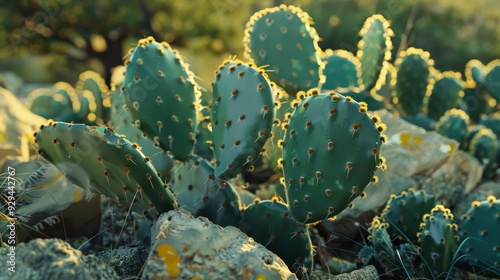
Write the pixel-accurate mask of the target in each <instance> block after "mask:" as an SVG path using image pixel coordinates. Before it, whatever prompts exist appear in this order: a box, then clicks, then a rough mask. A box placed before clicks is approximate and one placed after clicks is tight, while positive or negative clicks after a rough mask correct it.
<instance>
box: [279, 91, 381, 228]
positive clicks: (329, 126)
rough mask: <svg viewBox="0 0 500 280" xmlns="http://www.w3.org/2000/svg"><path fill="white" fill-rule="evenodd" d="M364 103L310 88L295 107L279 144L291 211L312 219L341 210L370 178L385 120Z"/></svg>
mask: <svg viewBox="0 0 500 280" xmlns="http://www.w3.org/2000/svg"><path fill="white" fill-rule="evenodd" d="M367 111H368V108H367V107H366V104H364V103H358V102H356V101H355V100H353V99H352V98H351V97H344V96H343V95H340V94H336V93H333V92H331V93H330V94H328V93H321V94H318V92H317V91H315V90H311V91H309V96H308V97H306V98H304V99H302V100H301V101H300V102H298V104H297V105H296V107H295V110H294V112H293V114H292V116H291V118H290V120H289V123H288V127H287V132H286V135H285V139H284V147H283V160H284V161H283V166H284V168H283V170H284V176H285V184H286V187H287V201H288V203H289V205H290V210H291V214H292V216H293V217H294V218H295V219H296V220H297V221H300V222H302V223H314V222H317V221H320V220H323V219H327V218H330V217H333V216H335V215H337V214H338V213H340V212H341V211H343V210H344V209H345V208H346V207H348V206H352V205H350V203H351V202H352V201H353V200H354V199H355V198H357V197H358V196H364V192H363V190H364V189H365V188H366V186H367V185H368V184H369V183H370V182H371V181H372V180H374V172H375V171H376V169H377V167H381V168H385V162H384V161H385V159H384V158H383V157H381V144H382V141H383V139H384V138H383V137H382V134H381V133H382V132H383V131H384V129H385V125H384V124H381V123H380V119H379V118H378V117H375V116H373V117H372V116H370V115H369V114H368V113H367Z"/></svg>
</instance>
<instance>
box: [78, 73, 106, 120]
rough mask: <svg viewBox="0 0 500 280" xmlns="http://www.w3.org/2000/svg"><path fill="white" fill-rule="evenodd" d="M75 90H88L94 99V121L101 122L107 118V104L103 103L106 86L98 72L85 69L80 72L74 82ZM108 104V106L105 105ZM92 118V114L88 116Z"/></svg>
mask: <svg viewBox="0 0 500 280" xmlns="http://www.w3.org/2000/svg"><path fill="white" fill-rule="evenodd" d="M76 91H77V92H83V91H90V92H91V93H92V95H93V96H94V100H95V105H96V107H95V122H96V123H98V124H102V123H103V121H104V120H105V119H107V118H108V114H109V112H108V111H109V104H105V102H104V100H105V99H106V98H107V96H106V94H107V93H108V86H107V85H106V82H105V81H104V79H103V78H102V77H101V75H99V73H97V72H94V71H85V72H82V73H81V74H80V76H79V77H78V81H77V82H76ZM105 105H108V106H105ZM90 119H94V116H90Z"/></svg>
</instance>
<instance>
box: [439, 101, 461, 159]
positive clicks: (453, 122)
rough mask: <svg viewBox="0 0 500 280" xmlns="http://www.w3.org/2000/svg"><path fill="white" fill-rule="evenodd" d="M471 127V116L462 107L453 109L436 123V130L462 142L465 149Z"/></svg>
mask: <svg viewBox="0 0 500 280" xmlns="http://www.w3.org/2000/svg"><path fill="white" fill-rule="evenodd" d="M468 127H469V116H468V115H467V113H465V112H464V111H462V110H460V109H451V110H450V111H447V112H446V113H445V114H444V116H442V117H441V118H440V119H439V122H437V123H436V132H437V133H439V134H441V135H443V136H445V137H447V138H450V139H453V140H456V141H457V142H458V143H459V144H460V148H461V149H465V145H466V142H467V134H468V133H469V132H468Z"/></svg>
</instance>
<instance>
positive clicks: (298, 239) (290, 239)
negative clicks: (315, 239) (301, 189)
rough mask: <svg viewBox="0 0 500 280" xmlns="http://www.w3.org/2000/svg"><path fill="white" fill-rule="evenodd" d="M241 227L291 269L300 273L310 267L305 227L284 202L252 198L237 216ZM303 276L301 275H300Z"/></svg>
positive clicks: (308, 239)
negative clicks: (251, 202)
mask: <svg viewBox="0 0 500 280" xmlns="http://www.w3.org/2000/svg"><path fill="white" fill-rule="evenodd" d="M240 229H241V231H243V232H244V233H246V234H247V235H248V236H250V237H252V238H253V239H255V241H257V242H259V243H261V244H262V245H264V246H266V248H267V249H269V250H271V251H272V252H274V253H275V254H276V255H278V256H279V257H280V258H281V259H282V260H283V261H284V262H285V263H286V264H287V265H288V267H289V268H290V270H291V271H293V272H296V273H299V274H300V275H302V273H301V272H302V271H303V270H302V269H301V267H303V266H305V268H307V272H308V273H310V272H311V271H312V268H313V250H312V243H311V238H310V236H309V232H308V229H307V227H305V226H304V225H302V224H300V223H297V222H296V221H295V220H294V219H293V218H292V217H291V215H290V212H289V210H288V208H287V205H286V204H284V203H281V202H279V201H276V200H262V201H256V202H255V203H254V204H251V205H249V206H248V207H247V208H246V209H245V210H244V211H243V216H242V218H241V226H240ZM302 276H305V275H302Z"/></svg>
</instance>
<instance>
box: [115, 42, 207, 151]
mask: <svg viewBox="0 0 500 280" xmlns="http://www.w3.org/2000/svg"><path fill="white" fill-rule="evenodd" d="M126 64H127V67H126V71H125V79H124V81H123V85H124V86H125V88H124V93H125V102H126V104H127V107H128V108H129V112H130V114H131V115H132V118H133V120H134V122H135V124H136V126H137V127H139V128H140V129H141V130H142V131H144V133H145V134H146V135H147V136H148V137H149V138H151V139H153V140H154V141H156V140H157V141H156V142H158V143H159V145H160V147H161V148H162V149H163V150H167V151H171V152H172V154H173V156H174V158H175V159H178V160H185V159H186V158H188V156H189V155H190V154H191V153H192V151H193V147H194V144H195V142H196V139H195V137H196V126H197V124H198V119H197V118H198V116H197V114H198V107H199V102H198V99H199V95H200V92H199V90H198V87H197V85H196V84H195V82H194V78H193V74H192V73H191V72H190V71H189V69H188V65H187V64H186V63H184V61H183V60H182V58H181V56H180V55H179V53H178V52H177V51H175V50H173V49H172V48H171V47H170V45H168V44H167V43H165V42H162V43H157V42H155V41H154V39H153V38H151V37H148V38H147V39H141V40H139V44H138V46H137V47H136V48H135V49H134V50H133V51H132V53H131V55H130V60H129V61H128V62H127V63H126Z"/></svg>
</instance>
